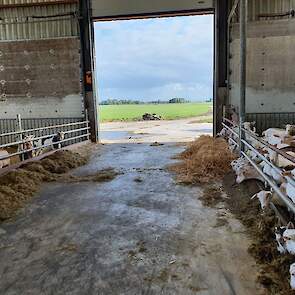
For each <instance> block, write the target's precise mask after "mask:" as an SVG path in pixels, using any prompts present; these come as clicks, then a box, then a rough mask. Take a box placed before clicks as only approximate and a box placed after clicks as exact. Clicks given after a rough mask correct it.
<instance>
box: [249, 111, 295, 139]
mask: <svg viewBox="0 0 295 295" xmlns="http://www.w3.org/2000/svg"><path fill="white" fill-rule="evenodd" d="M246 120H247V121H249V122H253V121H254V122H256V129H257V132H258V133H259V134H260V135H261V134H262V132H263V131H264V130H266V129H268V128H282V129H285V125H286V124H293V125H294V124H295V113H248V114H247V115H246Z"/></svg>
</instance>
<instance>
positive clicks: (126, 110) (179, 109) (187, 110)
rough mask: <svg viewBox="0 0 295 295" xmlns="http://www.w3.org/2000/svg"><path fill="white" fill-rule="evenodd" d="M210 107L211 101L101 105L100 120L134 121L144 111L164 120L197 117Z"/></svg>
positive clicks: (139, 117) (138, 118)
mask: <svg viewBox="0 0 295 295" xmlns="http://www.w3.org/2000/svg"><path fill="white" fill-rule="evenodd" d="M211 109H212V103H184V104H142V105H102V106H100V120H101V121H102V122H110V121H135V120H140V119H141V118H142V115H143V114H144V113H150V114H157V115H160V116H162V118H163V119H165V120H173V119H180V118H191V117H198V116H200V115H203V114H206V113H208V112H209V111H210V110H211Z"/></svg>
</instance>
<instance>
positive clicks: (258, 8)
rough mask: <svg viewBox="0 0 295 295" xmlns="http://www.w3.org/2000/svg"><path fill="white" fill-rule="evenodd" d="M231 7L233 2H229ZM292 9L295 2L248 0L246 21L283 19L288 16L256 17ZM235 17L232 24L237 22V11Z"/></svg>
mask: <svg viewBox="0 0 295 295" xmlns="http://www.w3.org/2000/svg"><path fill="white" fill-rule="evenodd" d="M231 5H233V1H231ZM293 9H295V0H248V19H249V21H259V20H266V19H271V20H274V19H285V18H288V17H290V16H283V17H258V15H259V14H261V13H267V14H269V13H286V12H290V11H291V10H293ZM236 15H237V17H235V18H233V22H238V15H239V11H238V9H237V14H236Z"/></svg>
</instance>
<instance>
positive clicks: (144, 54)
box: [95, 15, 213, 101]
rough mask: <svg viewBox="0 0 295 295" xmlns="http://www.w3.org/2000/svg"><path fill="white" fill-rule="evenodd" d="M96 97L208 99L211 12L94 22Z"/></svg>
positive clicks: (147, 99)
mask: <svg viewBox="0 0 295 295" xmlns="http://www.w3.org/2000/svg"><path fill="white" fill-rule="evenodd" d="M95 41H96V63H97V71H96V75H97V78H98V79H97V81H98V83H97V84H98V87H99V98H100V100H105V99H108V98H118V99H119V98H120V99H141V100H145V101H151V100H156V99H163V100H166V99H169V98H172V97H184V98H187V99H190V100H194V101H201V100H205V99H208V98H211V97H212V88H213V87H212V84H213V16H211V15H205V16H189V17H173V18H161V19H148V20H130V21H116V22H101V23H96V24H95Z"/></svg>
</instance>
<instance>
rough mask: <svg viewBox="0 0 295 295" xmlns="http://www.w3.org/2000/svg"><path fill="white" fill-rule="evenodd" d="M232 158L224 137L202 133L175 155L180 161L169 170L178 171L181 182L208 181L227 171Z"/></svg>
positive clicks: (229, 168)
mask: <svg viewBox="0 0 295 295" xmlns="http://www.w3.org/2000/svg"><path fill="white" fill-rule="evenodd" d="M234 158H235V156H234V155H233V154H232V152H231V151H230V150H229V147H228V144H227V142H226V141H225V140H224V139H222V138H213V137H211V136H207V135H202V136H200V137H199V138H198V139H196V140H195V141H194V142H193V143H191V144H190V145H189V146H188V148H187V149H186V150H185V151H184V152H182V153H181V154H180V155H178V156H177V159H180V160H182V161H181V162H180V163H176V164H175V165H173V166H171V167H170V170H172V171H174V172H177V173H178V180H179V182H181V183H188V184H194V183H208V182H210V181H212V180H219V179H221V178H222V177H223V176H224V175H225V174H226V173H227V172H229V171H230V170H231V166H230V163H231V161H232V160H233V159H234Z"/></svg>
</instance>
